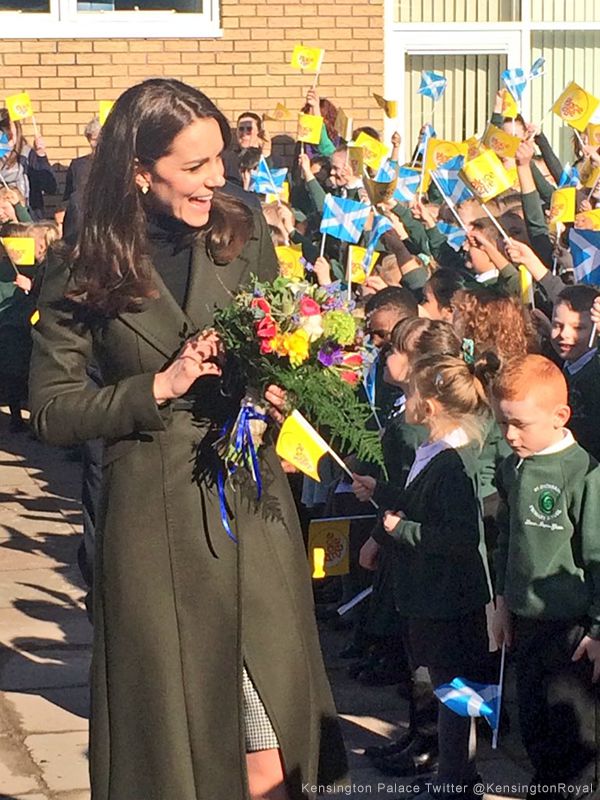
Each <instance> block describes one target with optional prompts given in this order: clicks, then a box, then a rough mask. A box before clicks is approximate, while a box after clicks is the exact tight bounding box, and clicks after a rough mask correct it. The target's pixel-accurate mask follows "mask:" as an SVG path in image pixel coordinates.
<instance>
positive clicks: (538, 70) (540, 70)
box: [529, 56, 546, 80]
mask: <svg viewBox="0 0 600 800" xmlns="http://www.w3.org/2000/svg"><path fill="white" fill-rule="evenodd" d="M545 63H546V59H545V58H544V57H543V56H540V57H539V58H536V60H535V61H534V62H533V64H532V65H531V69H530V70H529V80H532V79H533V78H541V77H542V75H543V74H544V64H545Z"/></svg>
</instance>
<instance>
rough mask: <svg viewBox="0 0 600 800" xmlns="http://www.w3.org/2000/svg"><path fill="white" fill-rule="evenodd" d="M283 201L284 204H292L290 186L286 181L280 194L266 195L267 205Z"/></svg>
mask: <svg viewBox="0 0 600 800" xmlns="http://www.w3.org/2000/svg"><path fill="white" fill-rule="evenodd" d="M280 200H281V202H282V203H289V202H290V184H289V183H288V181H284V182H283V185H282V187H281V191H280V192H279V194H270V193H267V194H266V195H265V203H277V202H279V201H280Z"/></svg>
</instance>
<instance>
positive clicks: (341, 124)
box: [335, 108, 353, 142]
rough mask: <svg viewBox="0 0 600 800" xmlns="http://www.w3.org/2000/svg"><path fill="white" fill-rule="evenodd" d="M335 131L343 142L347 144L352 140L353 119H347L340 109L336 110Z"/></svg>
mask: <svg viewBox="0 0 600 800" xmlns="http://www.w3.org/2000/svg"><path fill="white" fill-rule="evenodd" d="M335 129H336V131H337V132H338V133H339V135H340V138H342V139H343V140H344V141H345V142H349V141H350V140H351V139H352V129H353V119H352V117H348V116H347V115H346V112H345V111H344V110H343V109H342V108H338V110H337V114H336V117H335Z"/></svg>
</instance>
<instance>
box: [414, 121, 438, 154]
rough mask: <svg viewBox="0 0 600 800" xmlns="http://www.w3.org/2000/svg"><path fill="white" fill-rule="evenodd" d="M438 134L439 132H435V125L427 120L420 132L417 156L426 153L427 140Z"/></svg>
mask: <svg viewBox="0 0 600 800" xmlns="http://www.w3.org/2000/svg"><path fill="white" fill-rule="evenodd" d="M436 136H437V134H436V132H435V129H434V127H433V125H430V124H429V122H427V123H426V124H425V125H424V126H423V130H422V131H421V132H420V133H419V144H418V146H417V155H416V158H419V156H424V155H425V150H426V149H427V142H428V141H429V140H430V139H435V137H436Z"/></svg>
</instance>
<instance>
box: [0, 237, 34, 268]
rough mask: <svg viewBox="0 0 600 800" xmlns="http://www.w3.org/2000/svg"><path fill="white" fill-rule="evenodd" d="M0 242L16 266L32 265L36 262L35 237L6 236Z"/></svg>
mask: <svg viewBox="0 0 600 800" xmlns="http://www.w3.org/2000/svg"><path fill="white" fill-rule="evenodd" d="M0 242H2V245H3V247H4V249H5V250H6V252H7V253H8V257H9V258H10V260H11V261H12V263H13V264H14V265H15V266H16V267H32V266H33V265H34V264H35V239H32V238H31V237H30V236H5V237H4V238H2V239H0Z"/></svg>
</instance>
